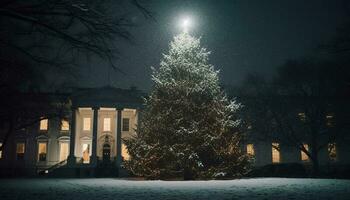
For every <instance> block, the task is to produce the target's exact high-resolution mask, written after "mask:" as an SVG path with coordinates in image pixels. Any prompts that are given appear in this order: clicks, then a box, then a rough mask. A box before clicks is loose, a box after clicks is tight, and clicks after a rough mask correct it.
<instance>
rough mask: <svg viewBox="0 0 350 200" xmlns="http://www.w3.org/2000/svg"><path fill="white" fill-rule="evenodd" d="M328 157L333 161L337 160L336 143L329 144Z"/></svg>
mask: <svg viewBox="0 0 350 200" xmlns="http://www.w3.org/2000/svg"><path fill="white" fill-rule="evenodd" d="M328 156H329V160H331V161H336V160H337V148H336V144H335V143H329V144H328Z"/></svg>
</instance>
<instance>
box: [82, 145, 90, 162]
mask: <svg viewBox="0 0 350 200" xmlns="http://www.w3.org/2000/svg"><path fill="white" fill-rule="evenodd" d="M82 153H83V163H90V144H83V149H82Z"/></svg>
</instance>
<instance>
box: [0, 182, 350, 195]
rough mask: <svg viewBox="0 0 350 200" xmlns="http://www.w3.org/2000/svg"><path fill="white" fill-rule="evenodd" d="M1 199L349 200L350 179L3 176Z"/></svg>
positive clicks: (0, 183) (0, 191)
mask: <svg viewBox="0 0 350 200" xmlns="http://www.w3.org/2000/svg"><path fill="white" fill-rule="evenodd" d="M0 199H1V200H10V199H11V200H13V199H21V200H22V199H33V200H34V199H35V200H36V199H37V200H40V199H50V200H54V199H81V200H88V199H98V200H104V199H152V200H157V199H181V200H184V199H248V200H250V199H261V200H263V199H274V200H277V199H296V200H301V199H337V200H340V199H350V180H332V179H288V178H258V179H241V180H228V181H133V180H122V179H112V178H110V179H0Z"/></svg>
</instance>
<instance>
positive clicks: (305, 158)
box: [300, 144, 309, 162]
mask: <svg viewBox="0 0 350 200" xmlns="http://www.w3.org/2000/svg"><path fill="white" fill-rule="evenodd" d="M303 146H304V148H305V149H306V151H309V145H308V144H303ZM300 154H301V161H304V162H306V161H309V156H308V155H307V154H306V153H305V152H304V151H300Z"/></svg>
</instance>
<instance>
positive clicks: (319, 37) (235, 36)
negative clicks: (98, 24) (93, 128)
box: [74, 0, 346, 91]
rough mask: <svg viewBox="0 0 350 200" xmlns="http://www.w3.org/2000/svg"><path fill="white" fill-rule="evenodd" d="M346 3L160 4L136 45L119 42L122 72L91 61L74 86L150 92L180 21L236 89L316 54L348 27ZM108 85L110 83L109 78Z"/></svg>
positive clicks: (141, 25)
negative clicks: (247, 79) (253, 75)
mask: <svg viewBox="0 0 350 200" xmlns="http://www.w3.org/2000/svg"><path fill="white" fill-rule="evenodd" d="M344 2H345V1H342V0H328V1H326V0H307V1H305V0H293V1H292V0H291V1H287V0H285V1H281V0H264V1H262V0H229V1H224V0H220V1H219V0H196V1H192V0H191V1H185V0H158V1H155V0H154V1H152V3H151V4H150V6H149V8H150V9H151V11H153V12H154V18H155V20H145V19H144V18H143V17H142V16H141V15H135V16H134V17H133V20H134V21H135V22H136V23H137V24H138V25H137V26H136V27H135V28H133V29H132V30H131V32H132V34H133V36H134V40H133V42H131V43H130V42H121V43H120V46H119V49H120V53H121V54H120V58H119V59H118V60H117V61H116V64H117V65H118V67H119V68H120V69H121V70H123V71H124V72H125V73H126V75H124V74H121V73H119V72H113V71H111V70H109V69H108V68H109V67H108V65H107V64H106V63H105V62H102V61H90V63H89V64H87V65H85V66H84V67H83V68H82V70H81V71H80V73H79V78H78V80H77V81H74V82H75V83H78V84H77V85H76V86H80V87H98V86H104V85H108V84H111V85H113V86H115V87H120V88H129V87H130V86H136V87H138V88H140V89H142V90H145V91H147V90H149V89H150V87H151V79H150V74H151V70H150V66H154V67H158V64H159V61H160V58H161V57H162V53H166V52H167V50H168V45H169V42H170V41H171V40H172V37H173V36H174V35H176V34H178V33H180V31H181V29H180V28H179V25H178V24H179V20H180V19H181V18H182V17H183V16H189V17H191V18H192V20H193V23H194V26H193V27H192V28H191V30H190V33H191V34H193V35H195V36H200V37H202V45H203V46H205V47H206V48H208V49H209V50H210V51H212V55H211V57H210V58H211V60H210V62H211V63H212V64H213V65H214V66H215V67H216V69H219V70H220V71H221V73H220V76H221V82H222V84H225V85H237V84H239V82H240V81H241V80H242V79H243V78H244V76H245V75H246V74H247V73H250V72H257V73H260V74H263V75H266V76H272V75H273V72H274V69H275V68H276V67H278V66H279V65H281V64H282V63H283V62H284V61H285V60H286V59H297V58H300V57H303V56H312V55H314V54H315V51H316V48H317V46H318V45H319V44H322V43H325V42H327V41H329V40H330V39H331V38H332V37H333V36H334V35H335V32H336V28H337V27H339V26H340V25H342V23H344V19H346V9H345V8H344ZM108 73H109V74H110V80H111V81H108V75H107V74H108Z"/></svg>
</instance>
